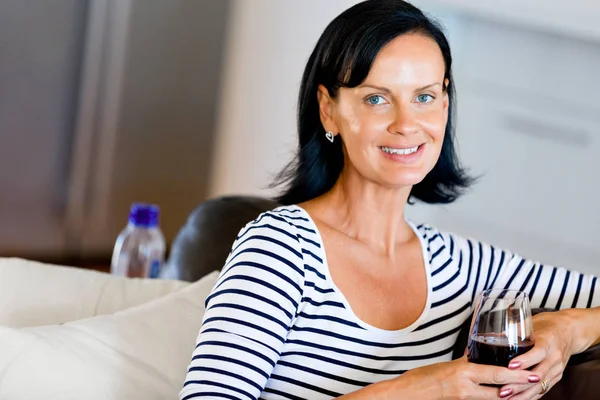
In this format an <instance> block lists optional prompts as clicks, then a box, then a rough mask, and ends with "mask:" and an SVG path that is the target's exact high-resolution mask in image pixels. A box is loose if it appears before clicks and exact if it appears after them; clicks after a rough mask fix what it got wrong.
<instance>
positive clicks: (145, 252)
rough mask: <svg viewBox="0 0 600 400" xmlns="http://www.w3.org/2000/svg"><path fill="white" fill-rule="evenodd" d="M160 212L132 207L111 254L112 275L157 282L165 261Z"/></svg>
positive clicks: (142, 206)
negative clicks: (125, 225)
mask: <svg viewBox="0 0 600 400" xmlns="http://www.w3.org/2000/svg"><path fill="white" fill-rule="evenodd" d="M159 214H160V211H159V208H158V206H156V205H152V204H143V203H135V204H133V205H132V206H131V210H130V211H129V223H128V224H127V227H126V228H125V229H124V230H123V231H122V232H121V233H120V234H119V237H118V238H117V241H116V243H115V248H114V250H113V255H112V262H111V269H110V271H111V273H112V274H114V275H119V276H127V277H130V278H157V277H158V274H159V272H160V269H161V268H162V265H163V263H164V259H165V247H166V245H165V237H164V235H163V233H162V232H161V230H160V228H159V225H158V222H159Z"/></svg>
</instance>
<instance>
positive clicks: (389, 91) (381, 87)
mask: <svg viewBox="0 0 600 400" xmlns="http://www.w3.org/2000/svg"><path fill="white" fill-rule="evenodd" d="M434 86H442V84H441V83H439V82H435V83H431V84H429V85H425V86H423V87H420V88H417V89H416V90H415V91H416V92H420V91H421V90H425V89H431V88H432V87H434ZM359 87H360V88H365V87H369V88H372V89H377V90H381V91H382V92H385V93H391V92H392V91H391V90H390V89H388V88H386V87H383V86H377V85H370V84H364V85H360V86H359Z"/></svg>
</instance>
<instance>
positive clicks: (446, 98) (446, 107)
mask: <svg viewBox="0 0 600 400" xmlns="http://www.w3.org/2000/svg"><path fill="white" fill-rule="evenodd" d="M449 84H450V80H449V79H448V78H446V79H444V87H445V88H446V89H445V90H444V103H443V107H444V115H445V116H446V121H448V110H449V108H450V97H449V96H448V85H449Z"/></svg>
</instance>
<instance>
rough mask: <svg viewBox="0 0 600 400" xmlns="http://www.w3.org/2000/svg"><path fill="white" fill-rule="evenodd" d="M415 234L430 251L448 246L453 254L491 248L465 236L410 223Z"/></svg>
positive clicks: (427, 225) (426, 225)
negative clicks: (467, 250) (479, 248)
mask: <svg viewBox="0 0 600 400" xmlns="http://www.w3.org/2000/svg"><path fill="white" fill-rule="evenodd" d="M410 223H411V225H412V226H413V229H414V230H415V233H416V234H417V235H418V236H420V238H421V239H422V241H424V242H425V243H426V244H427V248H428V250H431V251H432V252H435V250H436V248H439V247H441V246H447V247H448V248H449V250H450V252H451V253H454V250H463V249H465V250H466V249H469V248H473V247H482V246H483V247H489V246H488V245H487V244H485V243H484V242H481V241H478V240H476V239H473V238H471V237H469V236H463V235H460V234H457V233H454V232H450V231H444V230H440V229H438V228H436V227H435V226H431V225H429V224H419V223H414V222H410Z"/></svg>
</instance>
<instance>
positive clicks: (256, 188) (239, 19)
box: [210, 0, 357, 196]
mask: <svg viewBox="0 0 600 400" xmlns="http://www.w3.org/2000/svg"><path fill="white" fill-rule="evenodd" d="M356 2H357V1H351V0H336V1H323V0H303V1H291V0H284V1H282V0H252V1H246V0H236V1H234V3H233V10H232V16H231V18H232V20H231V24H230V27H231V30H230V33H229V34H230V36H229V42H228V43H229V48H228V54H227V58H226V60H227V67H226V71H225V76H224V89H223V94H222V97H221V99H220V116H219V124H218V129H217V146H216V150H215V151H216V154H215V158H214V160H215V163H214V164H213V176H212V184H211V190H210V194H211V195H212V196H216V195H222V194H232V193H237V194H240V193H246V194H268V193H271V191H270V190H267V189H266V188H267V186H268V185H269V184H270V183H271V181H272V179H273V177H274V176H275V174H276V173H277V172H279V171H280V170H281V168H282V167H283V166H284V165H286V163H287V162H288V161H289V160H291V157H292V155H293V151H294V149H295V145H296V97H297V95H298V88H299V83H300V79H301V77H302V72H303V70H304V66H305V64H306V61H307V60H308V57H309V55H310V52H311V51H312V49H313V47H314V45H315V44H316V42H317V39H318V38H319V36H320V34H321V33H322V31H323V30H324V29H325V27H326V25H327V24H328V23H329V22H330V21H331V20H332V19H333V18H335V16H337V15H338V14H339V13H340V12H342V11H343V10H344V9H346V8H347V7H348V6H349V5H350V4H353V3H356Z"/></svg>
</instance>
